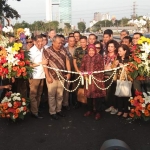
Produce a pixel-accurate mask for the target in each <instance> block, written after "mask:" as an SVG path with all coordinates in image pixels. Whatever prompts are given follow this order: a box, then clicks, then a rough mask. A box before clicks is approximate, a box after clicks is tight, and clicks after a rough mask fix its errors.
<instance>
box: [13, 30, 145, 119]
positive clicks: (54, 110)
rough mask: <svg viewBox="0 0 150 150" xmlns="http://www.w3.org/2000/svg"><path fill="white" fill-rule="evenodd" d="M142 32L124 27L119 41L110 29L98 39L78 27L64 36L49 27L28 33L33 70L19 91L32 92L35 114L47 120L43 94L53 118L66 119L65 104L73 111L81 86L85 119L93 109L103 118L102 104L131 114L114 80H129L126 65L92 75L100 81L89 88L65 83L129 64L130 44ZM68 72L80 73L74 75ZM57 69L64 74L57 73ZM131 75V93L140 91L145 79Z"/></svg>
mask: <svg viewBox="0 0 150 150" xmlns="http://www.w3.org/2000/svg"><path fill="white" fill-rule="evenodd" d="M141 36H142V34H141V33H134V34H133V37H132V38H131V37H130V36H129V32H128V31H127V30H122V31H121V33H120V41H119V42H117V41H116V40H114V39H113V32H112V30H110V29H107V30H105V31H104V33H103V38H102V40H98V37H97V36H96V35H95V34H93V33H91V34H90V35H89V36H88V37H87V36H84V35H81V34H80V32H78V31H75V32H73V33H70V34H69V36H68V37H67V38H65V37H64V36H63V35H57V34H56V31H55V30H50V31H49V32H48V34H40V35H35V36H34V37H33V38H30V37H27V38H26V45H25V47H24V49H25V50H28V51H29V54H30V59H31V66H32V67H33V73H32V77H31V78H30V79H29V80H28V81H27V80H23V81H22V84H19V89H18V90H20V91H19V92H20V93H21V95H23V96H27V95H28V96H29V98H30V112H31V114H32V116H33V117H35V118H38V119H42V118H43V116H41V115H40V113H39V105H40V102H41V96H42V94H43V93H44V94H45V95H47V99H48V105H49V113H50V116H51V117H52V118H53V119H55V120H57V119H58V118H59V117H65V114H64V113H63V111H62V108H64V109H66V110H70V105H73V107H75V108H77V107H79V105H80V103H79V102H78V101H77V93H78V89H79V88H84V95H85V97H86V98H87V112H85V114H84V116H85V117H87V116H90V115H91V114H93V113H95V119H96V120H99V119H100V117H101V115H100V113H101V111H103V109H102V105H105V107H106V108H107V109H105V111H106V112H110V113H111V114H117V115H118V116H123V117H124V118H127V117H128V106H129V102H128V99H129V98H128V97H117V96H115V89H116V79H121V80H124V79H125V73H126V74H128V70H127V68H126V67H125V68H124V72H123V73H122V71H121V69H119V70H118V71H117V73H116V76H114V77H113V76H112V73H113V72H112V71H107V72H105V73H104V72H100V73H97V74H93V76H94V78H95V79H96V80H95V81H93V80H91V83H90V84H89V86H88V88H86V87H85V84H84V86H83V85H81V84H80V85H79V88H78V89H77V90H76V91H74V92H72V93H69V91H67V90H65V89H64V87H65V88H66V89H70V90H72V89H74V88H75V87H76V86H77V85H78V82H77V81H76V82H66V81H68V80H71V81H72V80H76V79H77V78H78V77H79V76H80V75H81V74H82V73H83V72H89V73H92V72H94V71H103V70H109V69H113V68H115V67H118V66H123V65H124V64H127V63H128V62H129V56H130V55H131V53H132V51H131V48H132V46H134V45H137V44H138V40H139V39H140V37H141ZM66 39H67V40H66ZM51 68H55V69H57V70H66V72H62V71H56V70H54V69H51ZM67 71H68V72H67ZM70 71H73V72H77V74H72V73H70ZM58 73H59V75H60V76H59V77H61V78H59V77H58ZM120 74H122V76H121V77H120ZM83 76H84V80H85V81H86V80H88V82H90V81H89V76H90V74H84V75H83ZM128 79H129V80H131V81H132V82H133V91H135V90H136V89H137V90H138V91H142V87H141V85H142V84H143V81H139V80H133V79H132V78H131V77H130V76H129V75H128ZM65 80H66V81H65ZM112 80H113V82H112ZM19 82H21V81H19ZM24 82H25V83H26V84H24ZM94 82H96V84H95V83H94ZM24 85H25V86H24ZM27 85H28V86H29V89H28V88H27ZM12 88H13V87H12ZM28 91H29V92H28ZM133 93H134V92H133Z"/></svg>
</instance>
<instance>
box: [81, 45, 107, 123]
mask: <svg viewBox="0 0 150 150" xmlns="http://www.w3.org/2000/svg"><path fill="white" fill-rule="evenodd" d="M101 70H104V60H103V58H102V56H101V55H100V54H98V53H97V52H96V47H95V45H94V44H90V45H88V54H86V55H85V56H84V57H83V59H82V62H81V67H80V71H81V72H88V73H89V75H85V76H84V77H85V78H86V79H89V76H90V74H91V73H92V72H94V71H101ZM93 76H94V77H95V78H96V79H97V80H99V81H103V80H104V73H102V72H101V73H94V74H93ZM94 81H95V82H96V84H97V85H96V84H95V83H94V82H93V80H92V79H91V84H89V85H88V89H87V88H86V84H85V87H84V93H85V96H86V97H87V106H88V111H87V112H86V113H85V114H84V116H90V115H91V114H93V100H95V107H96V115H95V119H96V120H99V119H100V109H101V104H102V99H103V98H104V97H105V96H106V91H105V90H102V89H104V88H105V84H104V82H98V81H96V80H94Z"/></svg>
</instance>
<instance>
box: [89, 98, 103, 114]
mask: <svg viewBox="0 0 150 150" xmlns="http://www.w3.org/2000/svg"><path fill="white" fill-rule="evenodd" d="M93 100H95V108H96V112H97V113H98V112H100V111H101V110H102V109H101V108H102V102H103V97H101V98H87V107H88V111H93Z"/></svg>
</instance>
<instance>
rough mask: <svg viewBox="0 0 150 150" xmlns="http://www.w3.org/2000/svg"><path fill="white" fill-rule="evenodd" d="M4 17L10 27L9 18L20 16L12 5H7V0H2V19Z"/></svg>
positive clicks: (0, 15)
mask: <svg viewBox="0 0 150 150" xmlns="http://www.w3.org/2000/svg"><path fill="white" fill-rule="evenodd" d="M2 17H4V18H5V19H6V20H7V22H8V25H9V19H8V18H11V19H13V18H16V19H17V18H19V17H20V15H19V14H18V12H17V11H16V10H15V9H13V8H12V7H11V6H10V5H8V4H7V0H0V18H2Z"/></svg>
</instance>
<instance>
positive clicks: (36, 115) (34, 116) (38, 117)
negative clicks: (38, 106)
mask: <svg viewBox="0 0 150 150" xmlns="http://www.w3.org/2000/svg"><path fill="white" fill-rule="evenodd" d="M31 116H32V117H33V118H36V119H43V117H42V116H40V115H38V114H31Z"/></svg>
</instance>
